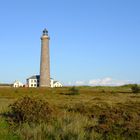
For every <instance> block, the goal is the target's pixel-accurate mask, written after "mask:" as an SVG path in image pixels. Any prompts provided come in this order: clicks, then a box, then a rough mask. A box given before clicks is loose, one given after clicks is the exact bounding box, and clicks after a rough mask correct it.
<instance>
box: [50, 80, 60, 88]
mask: <svg viewBox="0 0 140 140" xmlns="http://www.w3.org/2000/svg"><path fill="white" fill-rule="evenodd" d="M51 87H52V88H53V87H62V84H61V83H60V82H58V81H54V80H53V79H52V78H51Z"/></svg>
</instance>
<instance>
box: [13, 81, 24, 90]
mask: <svg viewBox="0 0 140 140" xmlns="http://www.w3.org/2000/svg"><path fill="white" fill-rule="evenodd" d="M23 86H24V84H22V83H21V82H20V81H17V80H16V81H15V82H14V83H13V87H15V88H18V87H23Z"/></svg>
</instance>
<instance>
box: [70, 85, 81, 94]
mask: <svg viewBox="0 0 140 140" xmlns="http://www.w3.org/2000/svg"><path fill="white" fill-rule="evenodd" d="M69 91H70V93H69V95H79V90H78V89H77V88H76V87H75V86H73V87H72V88H70V89H69Z"/></svg>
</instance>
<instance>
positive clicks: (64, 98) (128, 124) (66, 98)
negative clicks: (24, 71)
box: [0, 86, 140, 140]
mask: <svg viewBox="0 0 140 140" xmlns="http://www.w3.org/2000/svg"><path fill="white" fill-rule="evenodd" d="M69 89H70V88H69V87H63V88H54V89H49V88H48V89H47V88H36V89H34V88H17V89H15V88H0V114H1V115H0V140H94V139H95V140H100V139H103V140H131V139H133V140H139V139H140V123H139V120H140V94H133V93H132V92H131V88H130V86H121V87H77V88H76V89H78V93H79V94H78V95H70V94H68V93H69V92H70V90H69ZM25 96H28V97H31V98H33V97H35V98H38V99H41V100H46V101H47V102H48V103H49V104H50V105H51V107H52V108H53V109H54V110H55V115H54V116H53V119H51V120H50V121H48V122H44V123H43V122H42V123H40V124H32V125H30V124H28V123H26V122H25V123H22V124H21V125H19V126H18V127H16V128H15V127H13V126H10V125H9V124H8V122H7V121H6V118H5V117H3V116H2V114H3V113H4V112H7V111H8V110H9V108H8V106H9V105H10V104H13V103H14V102H15V101H16V100H19V99H21V98H22V97H25Z"/></svg>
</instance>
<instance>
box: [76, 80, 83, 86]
mask: <svg viewBox="0 0 140 140" xmlns="http://www.w3.org/2000/svg"><path fill="white" fill-rule="evenodd" d="M75 85H77V86H80V85H85V82H84V81H76V82H75Z"/></svg>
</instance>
